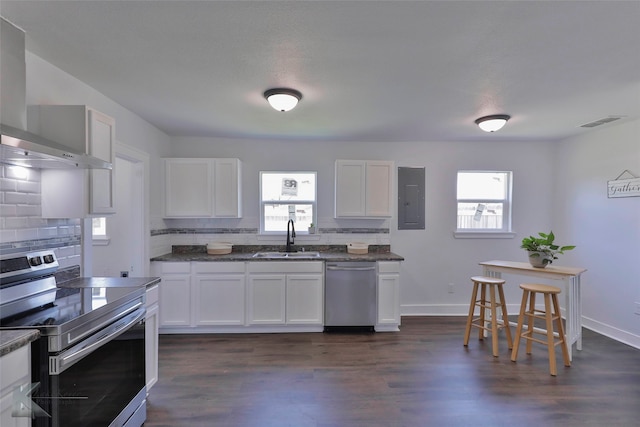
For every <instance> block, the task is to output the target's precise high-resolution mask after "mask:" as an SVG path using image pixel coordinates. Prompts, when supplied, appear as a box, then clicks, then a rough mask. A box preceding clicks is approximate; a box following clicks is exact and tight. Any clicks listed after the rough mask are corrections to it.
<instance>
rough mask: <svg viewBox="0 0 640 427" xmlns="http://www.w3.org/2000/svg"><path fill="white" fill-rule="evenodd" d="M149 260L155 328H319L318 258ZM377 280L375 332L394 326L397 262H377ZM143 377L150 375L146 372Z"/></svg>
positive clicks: (320, 278)
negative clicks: (156, 280)
mask: <svg viewBox="0 0 640 427" xmlns="http://www.w3.org/2000/svg"><path fill="white" fill-rule="evenodd" d="M152 264H153V271H154V274H155V275H156V276H160V278H161V279H162V281H161V283H160V288H159V291H160V292H159V312H158V317H157V319H158V323H159V325H158V326H159V331H160V333H199V332H200V333H216V332H286V331H305V332H311V331H321V330H322V327H323V324H324V262H323V261H247V262H244V261H230V262H224V261H223V262H153V263H152ZM377 281H378V291H377V292H378V320H377V323H376V326H375V328H376V331H397V330H398V327H399V325H400V263H399V262H396V261H388V262H387V261H380V262H378V271H377ZM148 299H149V298H148ZM147 310H148V311H150V309H149V308H147ZM147 322H149V320H147ZM154 369H157V368H154ZM156 372H157V371H156ZM156 376H157V374H156ZM147 377H148V378H149V379H151V378H153V377H154V376H153V374H152V373H148V375H147ZM152 381H153V380H152Z"/></svg>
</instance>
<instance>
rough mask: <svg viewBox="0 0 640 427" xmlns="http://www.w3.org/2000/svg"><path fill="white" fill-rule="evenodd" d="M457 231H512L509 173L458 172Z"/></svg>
mask: <svg viewBox="0 0 640 427" xmlns="http://www.w3.org/2000/svg"><path fill="white" fill-rule="evenodd" d="M457 187H458V190H457V194H458V196H457V199H458V225H457V231H459V232H474V231H475V232H491V231H493V232H505V233H506V232H511V172H498V171H460V172H458V186H457Z"/></svg>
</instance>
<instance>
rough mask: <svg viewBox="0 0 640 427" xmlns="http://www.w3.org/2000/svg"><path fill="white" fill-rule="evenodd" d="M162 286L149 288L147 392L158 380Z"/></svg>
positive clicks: (146, 333)
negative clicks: (159, 314)
mask: <svg viewBox="0 0 640 427" xmlns="http://www.w3.org/2000/svg"><path fill="white" fill-rule="evenodd" d="M159 297H160V286H159V285H153V286H151V287H149V288H147V303H146V309H147V315H146V319H145V330H144V342H145V357H146V376H145V378H146V381H147V393H149V390H150V389H151V387H153V385H154V384H155V383H156V382H157V381H158V327H159V320H160V319H159V317H158V313H159V305H158V301H159Z"/></svg>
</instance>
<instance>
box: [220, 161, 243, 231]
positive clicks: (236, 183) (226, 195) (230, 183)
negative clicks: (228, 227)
mask: <svg viewBox="0 0 640 427" xmlns="http://www.w3.org/2000/svg"><path fill="white" fill-rule="evenodd" d="M214 165H215V166H214V179H213V181H214V202H213V205H214V216H215V217H219V218H240V217H242V210H241V206H240V203H241V200H242V197H241V194H242V193H241V191H240V173H241V171H240V161H239V160H238V159H215V161H214Z"/></svg>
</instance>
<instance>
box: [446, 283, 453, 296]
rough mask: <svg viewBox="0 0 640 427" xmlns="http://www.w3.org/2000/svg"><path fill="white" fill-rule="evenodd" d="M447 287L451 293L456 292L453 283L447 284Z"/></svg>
mask: <svg viewBox="0 0 640 427" xmlns="http://www.w3.org/2000/svg"><path fill="white" fill-rule="evenodd" d="M447 289H448V291H449V293H450V294H452V293H454V292H455V291H454V289H453V283H449V286H447Z"/></svg>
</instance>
